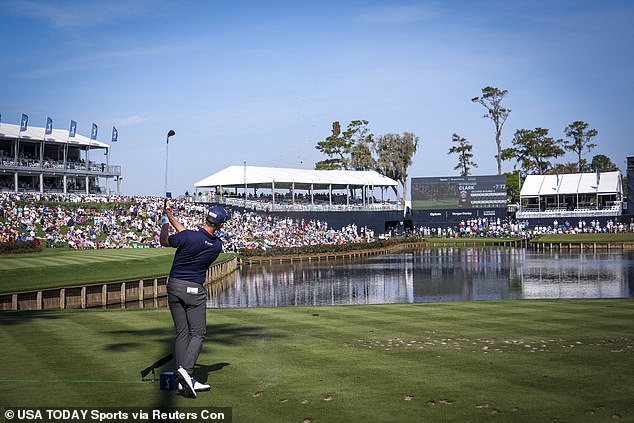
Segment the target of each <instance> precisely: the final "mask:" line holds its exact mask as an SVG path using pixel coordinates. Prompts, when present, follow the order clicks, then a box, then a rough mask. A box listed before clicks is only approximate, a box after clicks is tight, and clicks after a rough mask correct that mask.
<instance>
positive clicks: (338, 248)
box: [239, 237, 421, 258]
mask: <svg viewBox="0 0 634 423" xmlns="http://www.w3.org/2000/svg"><path fill="white" fill-rule="evenodd" d="M418 241H421V239H420V238H417V237H411V238H391V239H384V240H378V241H374V242H358V243H354V244H341V245H331V244H326V245H321V244H320V245H307V246H301V247H272V248H267V249H262V248H256V249H251V250H241V251H240V253H239V255H240V256H241V257H245V258H246V257H275V256H287V255H297V254H320V253H343V252H349V251H357V250H371V249H381V248H386V247H390V246H393V245H397V244H402V243H404V242H418Z"/></svg>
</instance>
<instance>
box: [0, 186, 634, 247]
mask: <svg viewBox="0 0 634 423" xmlns="http://www.w3.org/2000/svg"><path fill="white" fill-rule="evenodd" d="M169 206H170V207H171V208H172V209H173V210H174V213H175V215H176V216H177V217H178V219H179V220H180V221H181V222H182V223H183V224H184V225H185V226H186V227H187V228H189V229H196V228H197V227H198V226H199V225H201V224H202V218H203V216H204V213H205V211H206V207H205V206H204V205H201V204H197V203H191V202H185V201H179V200H170V202H169ZM163 207H164V199H163V198H161V197H126V196H113V195H111V196H104V195H100V196H97V195H85V194H32V193H31V194H24V193H6V192H5V193H0V242H7V241H15V240H35V239H37V240H39V242H40V243H42V244H44V245H45V246H47V247H49V248H55V247H62V248H73V249H98V248H158V247H160V244H159V233H160V228H159V220H160V218H161V215H162V213H163ZM228 211H229V212H230V216H231V218H230V219H229V220H228V221H227V222H226V223H225V224H224V225H223V228H222V231H221V232H220V236H222V237H223V238H224V241H225V242H224V249H225V251H229V252H239V251H241V250H245V249H257V248H261V249H267V248H272V247H294V246H308V245H333V244H337V245H339V244H347V243H356V242H362V241H372V240H373V239H374V238H375V234H374V232H373V231H372V230H370V229H368V228H366V227H357V225H353V224H352V225H348V226H345V227H343V228H340V229H335V228H332V227H330V226H329V225H328V223H327V222H323V221H320V220H304V219H302V220H299V221H297V220H294V219H291V218H278V217H274V216H271V215H268V214H264V213H256V212H246V211H244V212H241V211H238V210H228ZM627 231H634V224H632V223H625V224H624V223H623V222H618V221H614V220H608V221H607V222H606V223H605V224H604V225H601V224H600V223H599V221H595V220H591V221H589V222H585V221H579V222H577V223H576V224H571V223H570V222H568V221H564V222H558V221H557V220H555V221H553V223H552V225H547V226H537V227H532V228H529V226H528V222H525V221H524V222H521V221H511V220H503V221H501V220H500V219H493V218H477V219H470V220H464V221H461V222H460V223H459V224H458V225H456V226H453V227H421V228H415V229H414V234H416V235H419V236H422V237H425V238H429V237H449V238H462V237H523V238H530V237H533V236H535V235H538V234H548V233H605V232H627ZM380 235H382V234H380Z"/></svg>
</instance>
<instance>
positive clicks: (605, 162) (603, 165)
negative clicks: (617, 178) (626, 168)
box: [590, 154, 619, 172]
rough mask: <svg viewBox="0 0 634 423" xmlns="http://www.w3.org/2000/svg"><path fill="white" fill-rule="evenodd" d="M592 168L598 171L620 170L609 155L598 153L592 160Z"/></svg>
mask: <svg viewBox="0 0 634 423" xmlns="http://www.w3.org/2000/svg"><path fill="white" fill-rule="evenodd" d="M590 170H592V171H593V172H596V171H597V170H598V171H599V172H616V171H617V170H619V167H618V166H617V165H615V164H614V162H613V161H612V160H610V158H609V157H608V156H604V155H603V154H597V155H596V156H594V157H593V158H592V161H591V162H590Z"/></svg>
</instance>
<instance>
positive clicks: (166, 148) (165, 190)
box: [163, 129, 176, 197]
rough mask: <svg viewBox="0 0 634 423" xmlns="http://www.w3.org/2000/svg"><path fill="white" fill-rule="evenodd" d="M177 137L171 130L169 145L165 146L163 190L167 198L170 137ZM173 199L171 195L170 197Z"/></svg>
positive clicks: (168, 139)
mask: <svg viewBox="0 0 634 423" xmlns="http://www.w3.org/2000/svg"><path fill="white" fill-rule="evenodd" d="M174 135H176V132H174V130H173V129H170V130H169V132H168V133H167V143H166V146H165V189H164V190H163V192H164V193H165V196H166V197H167V196H168V195H167V194H168V192H167V160H168V157H169V148H170V137H172V136H174ZM170 197H171V195H170Z"/></svg>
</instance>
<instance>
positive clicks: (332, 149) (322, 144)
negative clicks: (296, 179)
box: [315, 122, 351, 170]
mask: <svg viewBox="0 0 634 423" xmlns="http://www.w3.org/2000/svg"><path fill="white" fill-rule="evenodd" d="M350 145H351V143H350V141H349V140H346V139H345V138H344V137H343V136H342V135H341V126H340V124H339V122H333V123H332V134H330V136H328V137H327V138H326V139H325V140H323V141H319V142H318V143H317V145H316V146H315V148H316V149H317V150H319V151H321V152H322V153H324V154H325V155H327V156H328V157H329V158H328V159H326V160H321V161H319V162H317V163H315V169H322V170H334V169H341V168H342V167H343V168H344V169H345V168H346V161H347V154H348V152H349V151H348V150H349V149H350Z"/></svg>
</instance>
